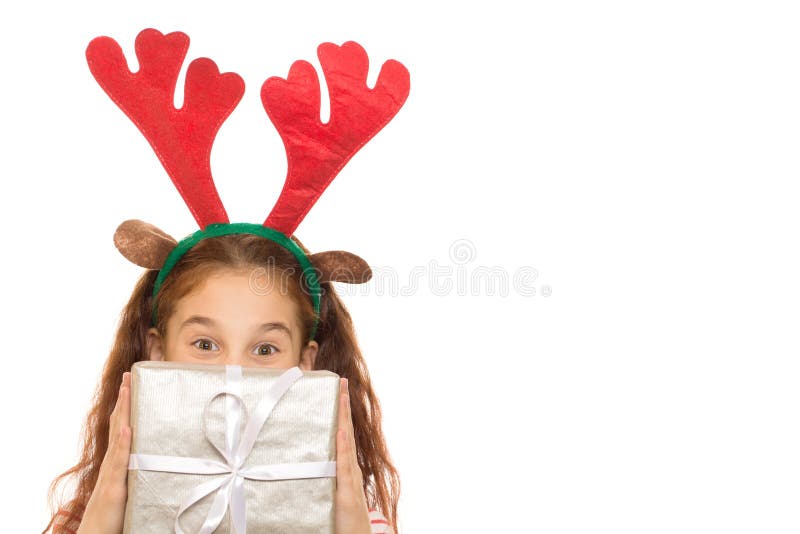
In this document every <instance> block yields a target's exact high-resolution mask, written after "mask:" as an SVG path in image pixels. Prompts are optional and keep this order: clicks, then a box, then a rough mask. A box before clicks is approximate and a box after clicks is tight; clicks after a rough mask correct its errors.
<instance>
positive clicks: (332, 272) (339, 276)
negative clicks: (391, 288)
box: [308, 250, 372, 284]
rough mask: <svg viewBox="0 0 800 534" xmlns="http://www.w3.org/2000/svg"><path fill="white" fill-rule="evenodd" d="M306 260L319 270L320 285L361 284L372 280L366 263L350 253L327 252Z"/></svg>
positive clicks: (370, 271)
mask: <svg viewBox="0 0 800 534" xmlns="http://www.w3.org/2000/svg"><path fill="white" fill-rule="evenodd" d="M308 259H309V260H311V264H312V265H313V266H314V267H316V268H317V269H318V270H319V281H320V283H322V282H346V283H348V284H363V283H365V282H368V281H369V279H370V278H372V269H370V268H369V265H368V264H367V262H366V261H364V260H363V259H361V258H360V257H358V256H356V255H355V254H353V253H352V252H346V251H344V250H329V251H327V252H317V253H316V254H312V255H311V256H309V257H308Z"/></svg>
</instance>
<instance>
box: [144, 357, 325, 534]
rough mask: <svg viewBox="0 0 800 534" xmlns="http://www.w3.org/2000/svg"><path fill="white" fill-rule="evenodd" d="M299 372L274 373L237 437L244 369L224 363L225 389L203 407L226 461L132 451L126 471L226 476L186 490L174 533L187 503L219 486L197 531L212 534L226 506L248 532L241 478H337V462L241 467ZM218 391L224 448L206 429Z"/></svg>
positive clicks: (240, 530) (242, 533)
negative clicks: (222, 409) (274, 378)
mask: <svg viewBox="0 0 800 534" xmlns="http://www.w3.org/2000/svg"><path fill="white" fill-rule="evenodd" d="M301 376H303V372H302V371H300V369H299V368H298V367H292V368H291V369H289V370H287V371H286V372H285V373H283V374H282V375H281V376H280V377H278V380H277V381H276V382H275V384H273V386H272V387H271V388H270V390H269V391H267V393H266V395H264V397H263V398H262V399H261V401H259V403H258V405H257V406H256V410H255V412H254V414H253V417H252V419H250V420H249V421H247V424H246V425H245V429H244V432H243V433H241V439H240V429H241V416H242V414H244V415H245V417H246V416H247V407H246V406H245V404H244V401H243V400H242V397H241V395H240V393H241V385H242V368H241V366H239V365H226V366H225V387H224V388H223V389H222V390H221V391H218V392H217V393H215V394H214V395H212V396H211V398H209V399H208V402H207V403H206V406H205V409H204V410H203V433H204V434H205V436H206V439H207V440H208V441H209V442H210V443H211V444H212V445H213V446H214V448H215V449H217V451H218V452H219V453H220V455H221V456H222V457H223V458H224V459H225V461H224V462H220V461H218V460H209V459H206V458H191V457H182V456H160V455H153V454H131V455H130V461H129V462H128V469H139V470H143V471H167V472H170V473H189V474H199V475H227V476H225V477H222V478H219V479H214V480H210V481H208V482H205V483H203V484H200V485H199V486H197V487H195V488H194V489H193V490H192V491H191V492H190V493H189V495H188V496H187V497H186V499H184V501H183V502H182V503H181V506H180V508H179V509H178V514H177V515H176V516H175V534H185V533H184V531H183V529H181V527H180V518H181V515H182V514H183V513H184V512H185V511H186V510H187V509H188V508H189V507H190V506H192V505H193V504H194V503H196V502H198V501H199V500H200V499H202V498H203V497H205V496H206V495H208V494H210V493H211V492H213V491H214V490H217V494H216V496H215V497H214V501H213V502H212V503H211V508H210V509H209V511H208V514H207V515H206V519H205V521H204V522H203V526H202V527H201V528H200V530H199V531H198V534H211V533H212V532H214V530H216V528H217V527H218V526H219V524H220V523H221V522H222V518H223V517H224V516H225V510H226V509H228V508H230V511H231V524H232V525H233V529H234V532H235V533H236V534H246V533H247V528H246V525H245V518H246V515H247V514H246V512H247V507H246V504H245V498H244V487H243V484H244V479H245V478H249V479H251V480H288V479H298V478H321V477H335V476H336V462H304V463H292V464H272V465H258V466H253V467H247V468H243V467H242V466H243V464H244V462H245V460H246V459H247V456H248V455H249V454H250V451H251V450H252V448H253V444H255V442H256V438H257V437H258V433H259V432H260V431H261V427H262V426H264V423H265V422H266V421H267V418H268V417H269V414H270V413H271V412H272V409H273V408H274V407H275V405H276V404H277V403H278V401H279V400H280V399H281V397H283V395H284V394H285V393H286V392H287V391H289V388H291V387H292V384H294V383H295V382H296V381H297V379H298V378H300V377H301ZM220 395H226V402H225V449H220V448H219V447H217V445H216V443H214V442H213V441H212V440H211V439H210V438H209V437H208V429H207V428H206V419H207V417H206V416H207V412H208V407H209V406H210V405H211V402H212V401H213V400H214V399H216V398H217V397H219V396H220Z"/></svg>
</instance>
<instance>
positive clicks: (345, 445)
mask: <svg viewBox="0 0 800 534" xmlns="http://www.w3.org/2000/svg"><path fill="white" fill-rule="evenodd" d="M362 482H363V479H362V474H361V468H359V467H358V460H357V458H356V442H355V439H354V438H353V419H352V416H351V414H350V394H349V392H348V390H347V379H346V378H342V379H341V380H340V384H339V420H338V429H337V431H336V534H371V533H372V526H371V525H370V521H369V510H368V508H367V499H366V497H365V496H364V489H363V487H362Z"/></svg>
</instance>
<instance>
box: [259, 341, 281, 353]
mask: <svg viewBox="0 0 800 534" xmlns="http://www.w3.org/2000/svg"><path fill="white" fill-rule="evenodd" d="M276 352H278V349H277V347H275V345H271V344H269V343H262V344H261V345H259V346H258V347H256V354H258V355H259V356H272V355H273V354H275V353H276Z"/></svg>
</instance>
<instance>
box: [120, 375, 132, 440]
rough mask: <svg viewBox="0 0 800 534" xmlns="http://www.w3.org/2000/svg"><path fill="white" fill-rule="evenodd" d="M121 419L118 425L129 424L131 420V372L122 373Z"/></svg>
mask: <svg viewBox="0 0 800 534" xmlns="http://www.w3.org/2000/svg"><path fill="white" fill-rule="evenodd" d="M119 401H120V402H119V413H118V414H117V418H118V419H119V422H118V425H119V426H120V427H125V426H129V425H130V422H131V374H130V373H123V374H122V387H121V391H120V399H119Z"/></svg>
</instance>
